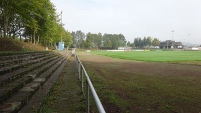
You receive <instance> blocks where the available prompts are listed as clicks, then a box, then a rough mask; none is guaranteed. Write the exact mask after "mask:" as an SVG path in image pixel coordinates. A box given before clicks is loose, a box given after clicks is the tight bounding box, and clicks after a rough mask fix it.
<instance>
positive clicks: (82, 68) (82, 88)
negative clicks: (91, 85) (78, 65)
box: [81, 68, 84, 93]
mask: <svg viewBox="0 0 201 113" xmlns="http://www.w3.org/2000/svg"><path fill="white" fill-rule="evenodd" d="M83 79H84V69H83V68H82V79H81V85H82V86H81V87H82V92H83V93H84V84H83V83H84V82H83Z"/></svg>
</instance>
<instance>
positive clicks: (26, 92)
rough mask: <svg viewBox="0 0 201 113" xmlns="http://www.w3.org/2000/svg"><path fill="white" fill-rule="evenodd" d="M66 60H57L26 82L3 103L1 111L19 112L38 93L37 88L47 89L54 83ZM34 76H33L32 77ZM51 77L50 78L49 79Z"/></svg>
mask: <svg viewBox="0 0 201 113" xmlns="http://www.w3.org/2000/svg"><path fill="white" fill-rule="evenodd" d="M66 61H67V59H66V58H62V59H59V61H57V62H55V63H54V65H52V66H51V67H50V68H48V69H47V70H46V71H44V72H43V73H42V74H40V75H38V76H36V78H35V79H34V80H33V81H32V82H30V83H28V84H26V85H25V86H24V87H23V88H22V89H20V90H19V91H18V93H16V94H15V95H13V96H12V97H11V98H10V99H9V100H7V101H6V102H5V103H4V104H3V105H1V107H0V112H1V113H12V112H18V111H19V110H20V109H21V108H22V107H23V106H24V105H26V104H27V103H28V102H29V100H30V99H31V97H32V96H33V95H34V94H35V93H36V91H37V90H39V92H40V90H47V89H48V88H47V89H46V87H50V86H51V85H53V83H54V81H55V80H56V79H55V77H57V76H59V74H60V73H61V70H62V69H63V67H64V66H65V64H66ZM47 65H48V64H47ZM34 77H35V76H34ZM34 77H33V76H32V77H31V78H34ZM49 77H50V79H48V78H49ZM46 81H47V82H46ZM43 84H44V85H43ZM43 93H44V91H42V93H41V92H40V94H43ZM36 94H37V93H36ZM41 97H42V95H40V96H39V97H38V98H41ZM29 111H30V109H29ZM29 111H25V112H24V113H27V112H29ZM22 112H23V111H22Z"/></svg>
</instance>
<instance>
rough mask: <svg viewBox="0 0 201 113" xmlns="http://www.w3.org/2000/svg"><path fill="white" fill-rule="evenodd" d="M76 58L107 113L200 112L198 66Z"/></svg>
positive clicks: (90, 56) (200, 69) (87, 56)
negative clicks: (90, 80)
mask: <svg viewBox="0 0 201 113" xmlns="http://www.w3.org/2000/svg"><path fill="white" fill-rule="evenodd" d="M78 57H79V58H80V59H81V61H82V63H83V64H84V66H85V67H86V70H87V72H88V73H89V76H90V78H91V79H92V83H93V84H94V86H95V88H96V89H97V92H98V95H99V96H100V98H101V100H102V103H103V105H104V108H105V109H106V111H107V112H108V113H116V112H125V113H126V112H137V113H139V112H140V113H146V112H153V113H161V112H167V113H168V112H175V113H177V112H178V113H189V112H191V113H196V112H197V113H198V112H201V105H200V103H201V96H200V94H201V66H198V65H187V64H185V65H184V64H169V63H155V62H143V61H131V60H122V59H116V58H110V57H105V56H99V55H93V54H88V53H78Z"/></svg>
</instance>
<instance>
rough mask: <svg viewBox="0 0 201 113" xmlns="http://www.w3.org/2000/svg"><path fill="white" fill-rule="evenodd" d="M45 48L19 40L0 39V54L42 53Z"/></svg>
mask: <svg viewBox="0 0 201 113" xmlns="http://www.w3.org/2000/svg"><path fill="white" fill-rule="evenodd" d="M44 50H45V47H43V46H40V45H34V44H32V43H26V42H22V41H19V40H14V39H9V38H0V52H5V51H44Z"/></svg>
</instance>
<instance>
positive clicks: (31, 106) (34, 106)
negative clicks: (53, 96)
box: [19, 59, 67, 113]
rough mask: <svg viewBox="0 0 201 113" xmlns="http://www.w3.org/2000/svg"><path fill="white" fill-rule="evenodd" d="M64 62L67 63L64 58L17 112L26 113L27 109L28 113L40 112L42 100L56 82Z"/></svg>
mask: <svg viewBox="0 0 201 113" xmlns="http://www.w3.org/2000/svg"><path fill="white" fill-rule="evenodd" d="M66 63H67V59H65V61H64V62H63V63H62V64H61V65H60V66H59V68H58V69H57V70H56V71H55V72H54V73H53V74H52V76H51V77H50V78H49V79H48V80H47V81H46V82H45V84H44V85H43V86H42V88H40V89H39V91H37V92H36V94H35V95H34V96H33V97H32V99H31V100H30V102H29V103H28V104H27V105H26V106H24V107H23V108H22V109H21V110H20V111H19V113H26V112H27V111H28V112H29V113H36V112H40V107H41V105H42V103H43V101H44V100H45V98H46V97H47V96H48V94H49V92H50V91H51V89H52V87H53V85H54V83H55V82H56V80H57V78H58V77H59V75H60V74H61V72H62V70H63V68H64V67H65V65H66Z"/></svg>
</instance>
